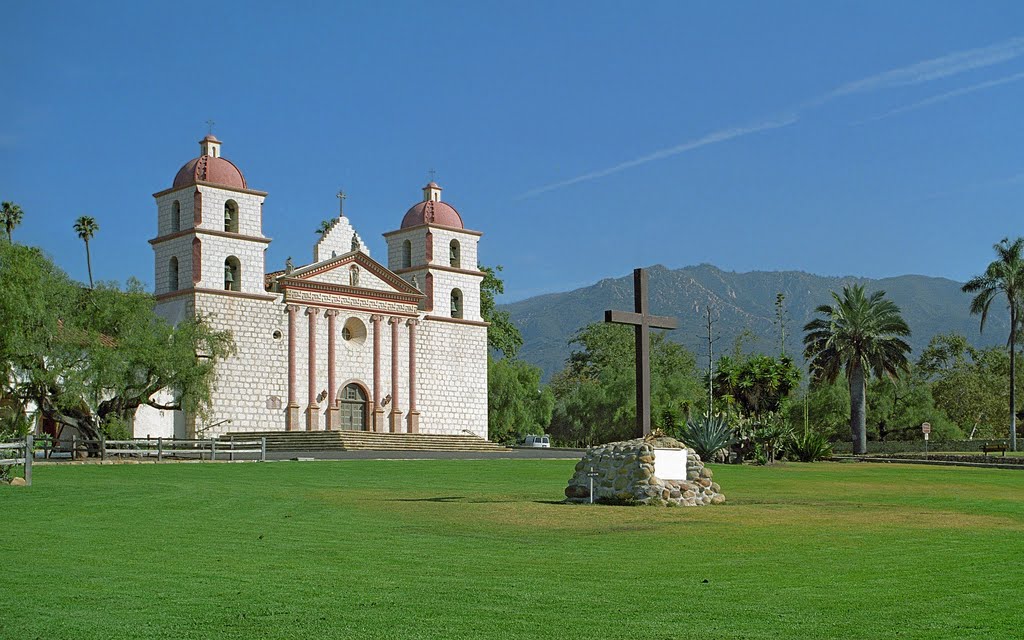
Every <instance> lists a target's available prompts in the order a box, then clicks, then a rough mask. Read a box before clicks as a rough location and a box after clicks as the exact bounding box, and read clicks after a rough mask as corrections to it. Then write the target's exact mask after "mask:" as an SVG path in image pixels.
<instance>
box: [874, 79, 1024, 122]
mask: <svg viewBox="0 0 1024 640" xmlns="http://www.w3.org/2000/svg"><path fill="white" fill-rule="evenodd" d="M1018 80H1024V72H1022V73H1015V74H1013V75H1012V76H1006V77H1004V78H996V79H995V80H989V81H987V82H979V83H978V84H972V85H971V86H969V87H963V88H962V89H954V90H953V91H947V92H946V93H940V94H939V95H937V96H932V97H930V98H925V99H924V100H919V101H918V102H914V103H912V104H908V105H906V106H904V107H898V108H896V109H893V110H892V111H886V112H885V113H883V114H882V115H880V116H875V117H874V118H868V119H867V120H861V121H860V122H857V123H856V124H863V123H865V122H874V121H876V120H881V119H883V118H888V117H890V116H895V115H899V114H901V113H906V112H908V111H914V110H916V109H920V108H921V107H927V106H929V105H933V104H936V103H939V102H945V101H946V100H950V99H952V98H956V97H959V96H962V95H965V94H968V93H974V92H975V91H981V90H983V89H990V88H992V87H998V86H999V85H1003V84H1009V83H1011V82H1017V81H1018Z"/></svg>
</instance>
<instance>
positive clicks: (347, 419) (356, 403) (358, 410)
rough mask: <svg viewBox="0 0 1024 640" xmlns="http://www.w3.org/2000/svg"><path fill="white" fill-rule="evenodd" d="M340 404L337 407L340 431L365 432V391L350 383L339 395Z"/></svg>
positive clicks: (366, 413) (366, 415)
mask: <svg viewBox="0 0 1024 640" xmlns="http://www.w3.org/2000/svg"><path fill="white" fill-rule="evenodd" d="M339 396H340V398H341V402H339V403H338V404H339V405H340V406H339V412H338V413H339V424H340V425H341V429H343V430H346V431H366V430H367V425H368V422H367V418H368V417H369V416H368V413H369V412H368V411H367V404H366V391H364V390H363V388H362V387H361V386H360V385H358V384H356V383H354V382H353V383H352V384H349V385H347V386H345V387H344V388H343V389H342V390H341V393H340V394H339Z"/></svg>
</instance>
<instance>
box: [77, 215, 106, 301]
mask: <svg viewBox="0 0 1024 640" xmlns="http://www.w3.org/2000/svg"><path fill="white" fill-rule="evenodd" d="M99 230H100V225H98V224H97V223H96V220H95V219H93V218H92V217H91V216H79V218H78V220H75V233H77V234H78V237H79V238H81V239H82V241H83V242H85V265H86V267H88V269H89V288H90V289H92V288H93V284H92V258H91V257H90V256H89V240H92V237H93V236H95V235H96V232H97V231H99Z"/></svg>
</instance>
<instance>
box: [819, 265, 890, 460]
mask: <svg viewBox="0 0 1024 640" xmlns="http://www.w3.org/2000/svg"><path fill="white" fill-rule="evenodd" d="M832 299H833V301H834V302H835V304H834V305H827V304H826V305H821V306H819V307H818V308H817V309H815V312H816V313H819V314H822V316H824V317H822V318H816V319H814V320H811V321H810V322H808V323H807V324H806V325H805V326H804V331H805V332H806V334H805V335H804V357H805V358H807V360H808V362H809V365H810V370H811V375H812V376H813V377H814V378H816V379H819V380H826V381H829V382H832V381H834V380H835V379H836V378H838V377H839V374H840V372H845V373H846V379H847V380H848V381H849V386H850V433H851V436H852V439H853V451H854V453H866V452H867V432H866V426H865V424H866V419H867V406H866V402H865V396H866V379H867V377H868V376H869V375H872V374H874V375H875V377H878V378H881V377H884V376H889V377H895V376H896V375H898V373H899V372H900V371H904V370H906V369H907V367H908V362H907V354H908V353H909V352H910V345H909V344H907V342H906V341H905V340H903V338H904V337H906V336H909V335H910V327H908V326H907V323H906V322H905V321H904V320H903V317H902V316H901V315H900V309H899V307H898V306H896V304H895V303H893V302H892V301H891V300H886V299H885V292H884V291H876V292H874V293H872V294H871V295H870V296H868V295H866V294H865V293H864V287H863V286H861V285H853V286H847V287H843V295H842V297H840V296H839V295H838V294H837V293H836V292H834V291H833V292H832Z"/></svg>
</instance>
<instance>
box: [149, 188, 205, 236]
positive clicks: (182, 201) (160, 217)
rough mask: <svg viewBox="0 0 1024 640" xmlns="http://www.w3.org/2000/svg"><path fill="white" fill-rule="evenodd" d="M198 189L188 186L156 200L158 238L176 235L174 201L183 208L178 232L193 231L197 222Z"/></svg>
mask: <svg viewBox="0 0 1024 640" xmlns="http://www.w3.org/2000/svg"><path fill="white" fill-rule="evenodd" d="M195 191H196V187H194V186H188V187H183V188H181V189H178V190H177V191H171V192H170V193H165V194H164V195H162V196H160V197H159V198H157V199H156V210H157V216H156V217H157V225H156V226H157V229H156V235H157V236H166V235H168V234H171V233H175V231H174V226H173V224H172V223H171V218H172V210H173V207H174V201H175V200H177V201H178V204H179V205H180V207H181V215H180V217H179V226H178V231H185V230H186V229H191V228H192V227H193V226H194V225H193V222H194V221H195V212H194V211H195V207H194V206H193V205H194V202H195V197H194V194H195Z"/></svg>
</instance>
